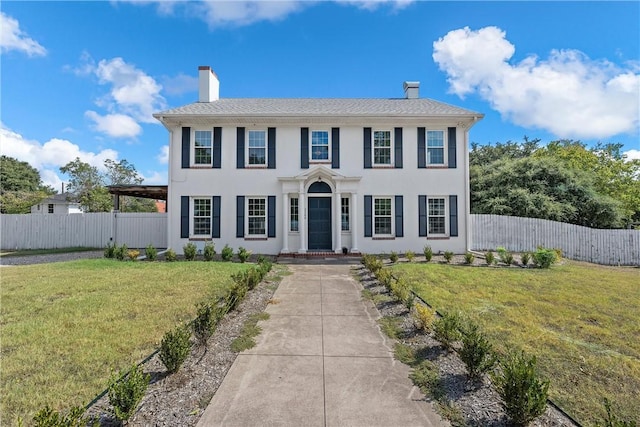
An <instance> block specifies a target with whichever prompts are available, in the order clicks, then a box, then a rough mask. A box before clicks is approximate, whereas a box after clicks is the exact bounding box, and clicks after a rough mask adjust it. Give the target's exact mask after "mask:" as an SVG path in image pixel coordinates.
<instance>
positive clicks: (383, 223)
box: [373, 197, 393, 236]
mask: <svg viewBox="0 0 640 427" xmlns="http://www.w3.org/2000/svg"><path fill="white" fill-rule="evenodd" d="M392 224H393V202H392V199H391V197H376V198H374V199H373V234H374V235H378V236H380V235H383V236H390V235H392V234H393V225H392Z"/></svg>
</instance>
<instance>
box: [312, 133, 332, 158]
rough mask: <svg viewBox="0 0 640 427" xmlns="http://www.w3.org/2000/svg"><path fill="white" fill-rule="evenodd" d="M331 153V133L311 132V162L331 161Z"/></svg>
mask: <svg viewBox="0 0 640 427" xmlns="http://www.w3.org/2000/svg"><path fill="white" fill-rule="evenodd" d="M329 151H330V150H329V131H326V130H314V131H311V161H328V160H330V157H329Z"/></svg>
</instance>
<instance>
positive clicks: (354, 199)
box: [349, 193, 360, 252]
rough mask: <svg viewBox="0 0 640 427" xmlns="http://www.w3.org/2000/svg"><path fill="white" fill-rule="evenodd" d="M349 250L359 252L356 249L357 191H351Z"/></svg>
mask: <svg viewBox="0 0 640 427" xmlns="http://www.w3.org/2000/svg"><path fill="white" fill-rule="evenodd" d="M349 215H350V216H351V218H349V219H350V220H351V252H360V251H359V250H358V215H359V213H358V193H351V212H349Z"/></svg>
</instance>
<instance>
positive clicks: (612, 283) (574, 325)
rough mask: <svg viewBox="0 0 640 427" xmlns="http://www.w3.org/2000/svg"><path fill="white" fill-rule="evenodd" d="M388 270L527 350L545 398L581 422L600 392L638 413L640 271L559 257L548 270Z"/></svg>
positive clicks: (502, 346) (596, 407)
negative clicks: (546, 387) (546, 383)
mask: <svg viewBox="0 0 640 427" xmlns="http://www.w3.org/2000/svg"><path fill="white" fill-rule="evenodd" d="M394 271H395V272H396V273H398V274H401V275H403V276H405V277H406V278H407V279H409V280H410V282H411V284H412V287H413V289H414V290H415V291H416V292H417V293H418V294H419V295H420V296H421V297H422V298H424V299H425V300H426V301H428V302H429V303H430V304H432V305H433V306H434V307H435V308H436V309H438V310H440V311H448V310H461V311H463V312H465V313H466V314H467V315H469V317H471V318H472V319H473V320H476V321H477V322H479V323H480V324H481V325H482V327H483V330H484V331H485V332H487V334H488V336H489V337H490V339H491V342H492V343H493V344H494V346H496V347H497V349H498V350H499V351H501V352H503V353H504V352H506V351H507V350H508V349H512V348H520V349H524V350H525V351H527V352H529V353H532V354H535V355H537V357H538V363H539V365H540V367H541V370H542V372H543V373H544V374H545V375H546V376H547V377H548V378H549V379H550V380H551V387H550V395H551V398H552V400H554V402H556V403H557V404H559V405H560V406H561V407H562V408H563V409H565V410H566V411H567V412H569V413H570V414H571V415H572V416H574V417H575V418H577V419H578V420H579V421H581V422H582V423H583V424H586V425H589V424H593V423H594V422H595V421H596V420H598V421H599V420H602V417H603V414H604V406H603V404H602V402H603V398H605V397H606V398H608V399H609V400H610V401H612V402H614V406H615V407H617V408H620V411H619V414H620V415H621V418H625V419H640V406H639V405H638V404H637V402H638V396H640V322H639V321H638V318H639V316H640V270H638V269H634V268H616V267H603V266H597V265H592V264H586V263H578V262H571V261H567V262H566V263H565V264H564V265H557V266H553V267H552V268H551V269H548V270H540V269H526V270H525V269H514V268H509V269H506V268H470V267H463V266H449V265H440V264H400V265H397V266H394Z"/></svg>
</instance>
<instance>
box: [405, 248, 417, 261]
mask: <svg viewBox="0 0 640 427" xmlns="http://www.w3.org/2000/svg"><path fill="white" fill-rule="evenodd" d="M404 256H405V258H407V261H409V262H413V259H414V258H415V257H416V253H415V252H413V251H407V252H405V253H404Z"/></svg>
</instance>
